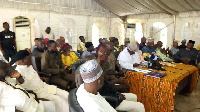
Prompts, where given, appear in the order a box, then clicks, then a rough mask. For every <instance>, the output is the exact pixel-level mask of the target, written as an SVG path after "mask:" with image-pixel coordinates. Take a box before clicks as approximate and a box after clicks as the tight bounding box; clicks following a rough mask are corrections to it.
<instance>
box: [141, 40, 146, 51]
mask: <svg viewBox="0 0 200 112" xmlns="http://www.w3.org/2000/svg"><path fill="white" fill-rule="evenodd" d="M144 46H146V38H145V37H142V38H141V43H140V45H139V50H142V48H143V47H144Z"/></svg>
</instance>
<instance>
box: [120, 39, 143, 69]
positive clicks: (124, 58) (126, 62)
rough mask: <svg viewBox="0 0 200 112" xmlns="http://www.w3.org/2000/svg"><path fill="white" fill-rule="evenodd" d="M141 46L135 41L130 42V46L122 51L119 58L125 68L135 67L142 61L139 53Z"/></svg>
mask: <svg viewBox="0 0 200 112" xmlns="http://www.w3.org/2000/svg"><path fill="white" fill-rule="evenodd" d="M138 50H139V48H138V46H137V44H136V43H135V42H132V43H129V44H128V46H127V47H126V48H125V49H124V50H123V51H122V52H120V54H119V56H118V58H117V60H118V61H119V64H120V66H121V67H122V68H124V69H134V67H138V66H139V65H140V63H141V60H140V56H139V54H138V52H137V51H138Z"/></svg>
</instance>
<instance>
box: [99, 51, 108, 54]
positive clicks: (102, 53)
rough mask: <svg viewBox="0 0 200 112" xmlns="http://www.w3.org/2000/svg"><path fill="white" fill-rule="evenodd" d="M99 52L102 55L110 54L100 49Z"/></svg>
mask: <svg viewBox="0 0 200 112" xmlns="http://www.w3.org/2000/svg"><path fill="white" fill-rule="evenodd" d="M99 53H100V54H101V55H109V53H105V52H101V51H99Z"/></svg>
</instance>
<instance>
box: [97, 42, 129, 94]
mask: <svg viewBox="0 0 200 112" xmlns="http://www.w3.org/2000/svg"><path fill="white" fill-rule="evenodd" d="M110 54H111V53H110V50H109V49H108V48H107V47H106V46H101V47H100V48H99V51H98V57H97V61H98V62H99V64H100V65H101V68H102V69H103V71H104V74H105V81H107V82H109V84H110V85H111V86H112V87H113V88H114V89H116V90H117V91H119V92H124V93H125V92H129V86H128V85H127V84H125V83H124V79H123V78H122V77H120V78H117V76H118V74H120V73H118V72H116V71H115V62H116V59H115V56H112V55H110ZM109 56H111V57H109ZM111 61H112V62H111ZM113 62H114V63H113ZM121 74H122V73H121ZM121 74H120V75H121Z"/></svg>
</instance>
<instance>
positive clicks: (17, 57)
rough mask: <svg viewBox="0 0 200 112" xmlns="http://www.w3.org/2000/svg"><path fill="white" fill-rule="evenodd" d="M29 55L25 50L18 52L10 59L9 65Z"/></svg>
mask: <svg viewBox="0 0 200 112" xmlns="http://www.w3.org/2000/svg"><path fill="white" fill-rule="evenodd" d="M29 55H30V53H29V52H28V51H27V50H20V51H19V52H17V53H16V54H15V55H14V56H13V57H12V59H11V61H10V65H13V64H14V63H15V62H17V61H19V60H22V59H24V58H25V57H26V56H29Z"/></svg>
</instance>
